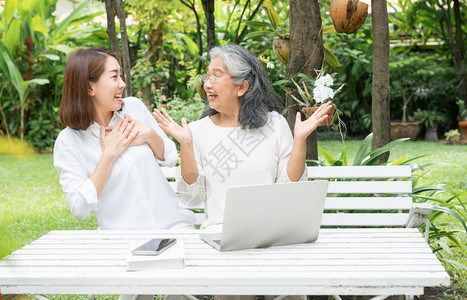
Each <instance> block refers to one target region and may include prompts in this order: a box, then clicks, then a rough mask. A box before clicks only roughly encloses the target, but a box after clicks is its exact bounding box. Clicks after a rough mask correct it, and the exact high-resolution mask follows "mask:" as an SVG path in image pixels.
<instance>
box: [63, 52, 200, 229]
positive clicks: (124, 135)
mask: <svg viewBox="0 0 467 300" xmlns="http://www.w3.org/2000/svg"><path fill="white" fill-rule="evenodd" d="M124 88H125V83H124V82H123V81H122V79H121V69H120V65H119V63H118V61H117V56H116V55H115V54H114V53H112V52H110V51H107V50H105V49H102V48H90V49H81V50H78V51H76V52H75V53H73V54H72V55H71V57H70V59H69V61H68V64H67V67H66V70H65V79H64V83H63V96H62V103H61V106H60V120H61V122H62V123H63V125H64V126H66V128H65V129H63V130H62V131H61V132H60V134H59V136H58V138H57V140H56V142H55V146H54V166H55V168H56V169H57V172H58V174H59V177H60V184H61V185H62V187H63V191H64V194H65V197H66V200H67V202H68V205H69V207H70V210H71V213H72V214H73V215H74V216H75V217H77V218H79V219H84V218H86V217H87V216H88V214H89V213H93V214H94V215H95V216H96V218H97V222H98V225H99V228H101V229H169V228H184V227H188V228H193V223H194V219H195V217H194V214H193V213H192V212H190V211H187V210H184V209H180V208H179V207H178V199H177V197H176V195H175V194H174V192H173V190H172V189H171V187H170V186H169V183H168V182H167V180H166V179H165V176H164V175H163V174H162V171H161V169H160V167H159V164H163V165H166V166H174V165H175V163H176V162H177V160H178V156H177V151H176V148H175V145H174V143H173V142H172V141H170V140H169V139H168V138H167V136H166V135H165V133H164V132H163V131H162V130H161V129H160V128H159V126H158V125H157V123H156V121H155V120H154V118H153V117H152V115H151V113H150V112H149V111H148V110H147V108H146V107H145V106H144V105H143V103H142V102H141V101H140V100H139V99H137V98H132V97H130V98H125V99H123V98H122V95H123V89H124Z"/></svg>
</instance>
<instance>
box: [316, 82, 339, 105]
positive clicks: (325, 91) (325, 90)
mask: <svg viewBox="0 0 467 300" xmlns="http://www.w3.org/2000/svg"><path fill="white" fill-rule="evenodd" d="M331 80H332V78H331ZM332 98H334V91H333V90H332V89H331V88H330V87H327V86H324V85H322V84H316V85H315V88H314V89H313V99H314V100H315V101H316V103H323V102H324V101H326V100H328V99H332Z"/></svg>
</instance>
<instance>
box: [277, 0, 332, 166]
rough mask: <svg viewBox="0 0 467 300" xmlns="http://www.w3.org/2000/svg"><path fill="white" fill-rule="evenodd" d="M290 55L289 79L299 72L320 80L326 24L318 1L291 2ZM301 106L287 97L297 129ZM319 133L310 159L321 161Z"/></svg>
mask: <svg viewBox="0 0 467 300" xmlns="http://www.w3.org/2000/svg"><path fill="white" fill-rule="evenodd" d="M289 24H290V54H289V61H288V63H287V77H289V78H291V77H294V76H296V75H297V74H299V73H304V74H306V75H308V76H313V77H316V72H315V70H319V69H321V67H322V64H323V60H324V46H323V34H322V21H321V14H320V10H319V2H318V0H290V10H289ZM298 110H299V106H298V105H297V103H296V102H295V101H294V100H293V99H292V97H290V96H287V99H286V110H285V114H284V116H285V118H286V119H287V122H288V123H289V126H290V128H291V129H292V130H293V128H294V124H295V115H296V113H297V111H298ZM317 145H318V142H317V137H316V131H315V132H314V133H312V134H311V135H310V136H309V137H308V139H307V155H306V158H307V159H318V147H317Z"/></svg>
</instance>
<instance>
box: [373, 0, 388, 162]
mask: <svg viewBox="0 0 467 300" xmlns="http://www.w3.org/2000/svg"><path fill="white" fill-rule="evenodd" d="M371 10H372V26H373V82H372V89H373V90H372V109H371V115H372V123H373V144H372V148H373V149H375V148H379V147H382V146H384V145H386V144H387V143H389V141H390V139H391V125H390V124H391V122H390V116H389V26H388V9H387V3H386V0H384V1H381V0H371ZM388 158H389V152H388V153H386V154H385V155H383V156H382V157H381V159H380V160H379V163H382V162H385V161H387V160H388Z"/></svg>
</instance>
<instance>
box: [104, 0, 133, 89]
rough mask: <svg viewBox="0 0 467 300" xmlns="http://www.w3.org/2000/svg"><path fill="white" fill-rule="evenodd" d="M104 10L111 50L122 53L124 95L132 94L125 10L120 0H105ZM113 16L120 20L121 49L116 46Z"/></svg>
mask: <svg viewBox="0 0 467 300" xmlns="http://www.w3.org/2000/svg"><path fill="white" fill-rule="evenodd" d="M105 10H106V14H107V35H108V36H109V41H110V47H111V49H112V51H114V52H119V53H121V54H122V59H121V60H122V65H123V66H122V67H123V80H124V81H125V84H126V87H125V91H124V96H125V97H128V96H132V95H133V92H132V88H131V64H130V50H129V46H128V35H127V32H126V21H125V10H124V8H123V1H122V0H105ZM115 16H117V17H118V20H119V22H120V38H121V41H122V51H121V52H120V47H119V46H118V39H117V32H116V30H115Z"/></svg>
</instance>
